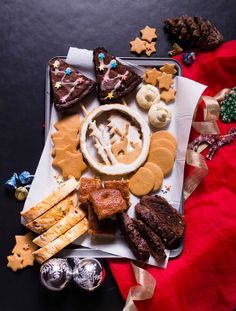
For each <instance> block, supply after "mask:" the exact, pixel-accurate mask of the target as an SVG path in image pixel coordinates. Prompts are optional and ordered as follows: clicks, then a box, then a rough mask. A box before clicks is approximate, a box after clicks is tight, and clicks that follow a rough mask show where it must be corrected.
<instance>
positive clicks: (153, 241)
mask: <svg viewBox="0 0 236 311" xmlns="http://www.w3.org/2000/svg"><path fill="white" fill-rule="evenodd" d="M134 222H135V224H136V226H137V228H138V230H139V231H140V233H141V234H142V236H143V237H144V238H145V240H146V242H147V243H148V246H149V247H150V250H151V253H152V255H153V257H154V258H155V259H156V261H157V263H158V264H163V263H164V261H165V258H166V253H165V246H164V245H163V243H162V242H161V239H160V237H159V236H158V235H157V234H156V233H155V232H154V231H153V230H152V229H151V228H150V227H148V226H147V225H146V224H144V223H143V222H142V221H141V220H137V219H134Z"/></svg>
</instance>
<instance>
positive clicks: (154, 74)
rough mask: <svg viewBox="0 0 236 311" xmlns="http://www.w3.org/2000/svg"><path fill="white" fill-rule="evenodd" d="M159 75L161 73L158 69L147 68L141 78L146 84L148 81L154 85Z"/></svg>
mask: <svg viewBox="0 0 236 311" xmlns="http://www.w3.org/2000/svg"><path fill="white" fill-rule="evenodd" d="M161 76H162V73H161V72H160V71H158V70H157V69H156V68H152V69H147V70H146V72H145V75H144V77H143V80H144V81H145V82H146V83H148V84H149V83H150V84H152V85H154V86H156V84H157V82H158V78H159V77H161Z"/></svg>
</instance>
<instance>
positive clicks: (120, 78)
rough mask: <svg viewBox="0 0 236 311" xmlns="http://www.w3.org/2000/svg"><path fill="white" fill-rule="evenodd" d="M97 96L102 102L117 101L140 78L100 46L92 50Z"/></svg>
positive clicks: (133, 87) (132, 87)
mask: <svg viewBox="0 0 236 311" xmlns="http://www.w3.org/2000/svg"><path fill="white" fill-rule="evenodd" d="M93 61H94V64H95V71H96V79H97V83H98V98H99V100H100V102H101V103H102V104H108V103H114V102H119V101H120V100H121V99H122V98H123V97H124V96H126V95H127V94H129V93H130V92H132V91H133V90H134V89H135V88H136V87H137V86H138V85H139V84H140V83H141V82H142V79H141V77H140V76H138V75H137V74H136V73H135V72H134V71H132V70H130V69H129V68H128V67H127V66H125V65H124V64H122V63H121V62H120V61H118V60H117V59H116V58H115V57H114V56H112V55H110V54H109V53H108V52H107V50H106V49H104V48H102V47H100V48H97V49H95V50H94V52H93Z"/></svg>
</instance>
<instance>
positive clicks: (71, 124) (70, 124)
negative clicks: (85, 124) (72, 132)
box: [54, 113, 80, 131]
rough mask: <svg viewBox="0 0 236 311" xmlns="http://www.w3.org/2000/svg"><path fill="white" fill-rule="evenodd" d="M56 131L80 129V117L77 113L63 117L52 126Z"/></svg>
mask: <svg viewBox="0 0 236 311" xmlns="http://www.w3.org/2000/svg"><path fill="white" fill-rule="evenodd" d="M54 127H55V129H56V130H58V131H59V130H62V129H68V130H69V129H77V130H78V131H79V129H80V115H79V114H78V113H76V114H73V115H70V116H68V117H65V118H63V119H61V120H59V121H57V122H56V123H55V124H54Z"/></svg>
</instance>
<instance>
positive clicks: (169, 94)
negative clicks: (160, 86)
mask: <svg viewBox="0 0 236 311" xmlns="http://www.w3.org/2000/svg"><path fill="white" fill-rule="evenodd" d="M175 93H176V90H175V89H173V88H170V89H169V90H168V91H163V92H161V99H163V100H164V101H165V102H166V103H169V102H171V101H172V100H174V99H175Z"/></svg>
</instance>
